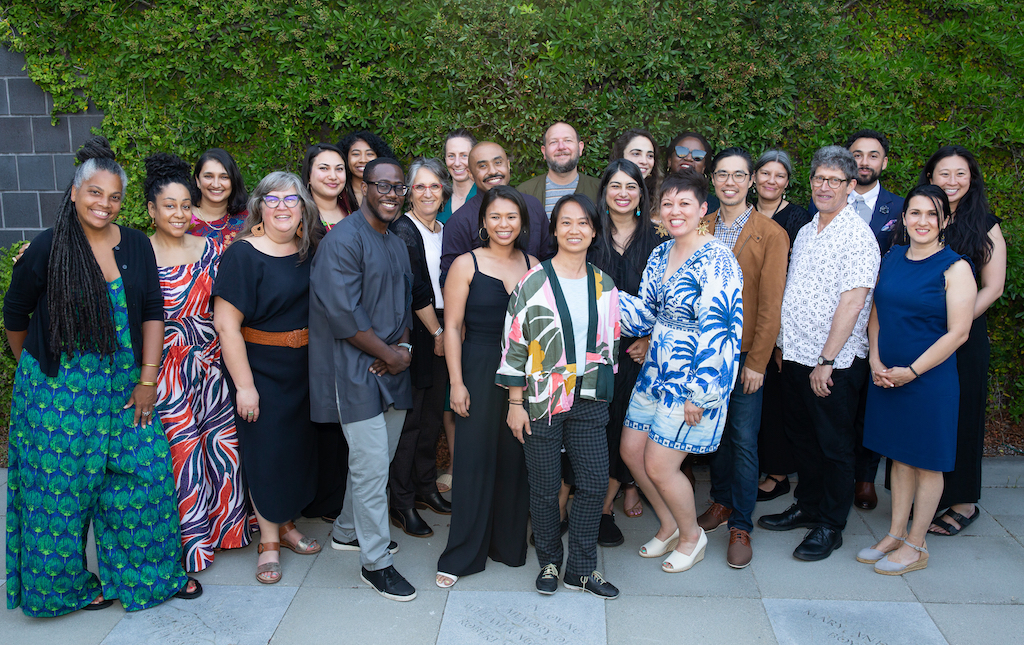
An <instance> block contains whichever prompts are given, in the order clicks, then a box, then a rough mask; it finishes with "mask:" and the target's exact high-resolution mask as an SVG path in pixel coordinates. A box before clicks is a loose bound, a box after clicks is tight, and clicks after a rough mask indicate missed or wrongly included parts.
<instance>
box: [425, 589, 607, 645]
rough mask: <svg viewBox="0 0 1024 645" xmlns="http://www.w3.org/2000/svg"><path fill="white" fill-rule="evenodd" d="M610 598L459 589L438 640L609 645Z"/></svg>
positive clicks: (451, 643) (471, 644)
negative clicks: (606, 613)
mask: <svg viewBox="0 0 1024 645" xmlns="http://www.w3.org/2000/svg"><path fill="white" fill-rule="evenodd" d="M605 602H606V601H604V600H600V599H598V598H595V597H593V596H591V595H589V594H583V593H580V592H573V591H568V590H565V589H559V591H558V593H556V594H555V595H553V596H549V597H544V596H541V595H539V594H537V593H535V592H528V591H454V590H453V591H451V592H449V594H448V603H447V605H446V606H445V610H444V618H443V619H442V621H441V631H440V634H439V635H438V638H437V642H438V643H445V645H478V644H480V643H493V644H500V643H517V644H518V645H536V644H540V643H545V644H547V643H552V644H560V643H565V644H569V643H572V644H573V645H604V644H605V643H606V641H607V637H606V634H605V618H604V603H605Z"/></svg>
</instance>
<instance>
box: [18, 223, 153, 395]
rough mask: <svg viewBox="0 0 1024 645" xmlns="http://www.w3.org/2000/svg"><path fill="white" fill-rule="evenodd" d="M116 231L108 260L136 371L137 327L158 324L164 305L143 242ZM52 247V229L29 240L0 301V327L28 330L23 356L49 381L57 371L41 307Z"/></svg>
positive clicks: (139, 340) (142, 238)
mask: <svg viewBox="0 0 1024 645" xmlns="http://www.w3.org/2000/svg"><path fill="white" fill-rule="evenodd" d="M118 228H119V229H121V241H120V242H119V243H118V245H117V246H115V247H114V260H115V261H116V262H117V268H118V269H119V270H120V271H121V280H122V282H123V283H124V294H125V300H126V301H127V303H128V327H129V328H130V330H131V335H132V351H133V352H134V353H135V364H136V365H137V366H139V365H142V323H143V322H146V321H149V320H159V321H163V319H164V300H163V295H162V294H161V292H160V275H159V274H158V273H157V268H156V255H155V254H154V253H153V245H152V244H150V242H149V238H147V237H146V236H145V235H144V234H143V233H142V232H140V231H136V230H135V229H131V228H125V227H123V226H118ZM52 244H53V229H52V228H50V229H46V230H45V231H43V232H42V233H40V234H39V235H37V236H36V238H35V239H34V240H32V244H31V245H30V246H29V247H28V249H27V250H26V251H25V254H24V255H23V256H22V257H21V259H20V260H18V262H17V263H15V265H14V272H13V274H12V276H11V286H10V288H9V289H8V290H7V295H5V296H4V325H6V327H7V329H8V330H10V331H25V330H26V329H27V330H28V337H27V338H25V345H24V351H26V352H28V353H29V354H30V355H31V356H32V357H33V358H35V359H36V360H37V361H39V366H40V368H42V370H43V372H44V373H45V374H46V375H47V376H49V377H51V378H52V377H55V376H57V371H58V370H59V369H60V356H55V355H54V354H53V352H52V351H51V349H50V312H49V307H48V306H47V303H46V275H47V267H48V266H49V263H50V247H51V245H52Z"/></svg>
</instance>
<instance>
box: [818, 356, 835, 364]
mask: <svg viewBox="0 0 1024 645" xmlns="http://www.w3.org/2000/svg"><path fill="white" fill-rule="evenodd" d="M835 362H836V359H834V358H833V359H832V360H828V359H827V358H825V357H824V356H822V355H821V354H818V365H828V366H829V367H831V366H832V365H833V364H835Z"/></svg>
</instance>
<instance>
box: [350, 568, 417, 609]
mask: <svg viewBox="0 0 1024 645" xmlns="http://www.w3.org/2000/svg"><path fill="white" fill-rule="evenodd" d="M359 577H360V579H362V581H363V582H365V583H366V584H368V585H370V586H371V587H373V588H374V589H376V590H377V593H379V594H380V595H382V596H384V597H385V598H387V599H388V600H397V601H398V602H407V601H409V600H412V599H413V598H415V597H416V589H415V588H413V586H412V585H411V584H409V581H408V580H406V579H405V578H403V577H402V574H400V573H398V571H397V570H396V569H395V567H393V566H391V567H387V568H385V569H381V570H379V571H367V570H366V567H363V568H362V571H360V572H359Z"/></svg>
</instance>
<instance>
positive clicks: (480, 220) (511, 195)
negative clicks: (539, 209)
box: [477, 186, 530, 251]
mask: <svg viewBox="0 0 1024 645" xmlns="http://www.w3.org/2000/svg"><path fill="white" fill-rule="evenodd" d="M499 199H507V200H509V201H511V202H514V203H515V205H516V208H518V209H519V221H520V222H522V224H521V225H520V227H519V235H517V236H516V239H515V242H513V243H512V247H513V248H517V249H519V250H521V251H525V250H526V248H527V243H528V242H529V241H530V212H529V210H527V208H526V200H525V199H523V196H522V194H521V193H520V192H519V191H518V190H516V189H515V188H513V187H511V186H495V187H494V188H492V189H490V190H489V191H487V192H486V193H484V198H483V201H482V202H480V213H479V214H478V215H477V226H479V227H480V228H479V230H478V232H477V234H478V235H479V234H480V233H481V232H483V233H486V230H484V228H485V227H484V222H485V221H486V219H487V209H488V208H490V207H491V204H493V203H494V202H495V201H496V200H499ZM480 239H481V241H482V242H483V245H484V246H490V244H491V240H490V238H484V237H483V236H481V237H480Z"/></svg>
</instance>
